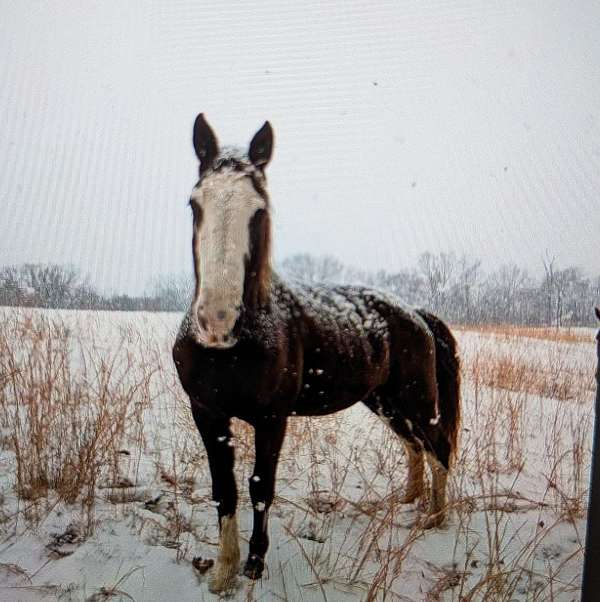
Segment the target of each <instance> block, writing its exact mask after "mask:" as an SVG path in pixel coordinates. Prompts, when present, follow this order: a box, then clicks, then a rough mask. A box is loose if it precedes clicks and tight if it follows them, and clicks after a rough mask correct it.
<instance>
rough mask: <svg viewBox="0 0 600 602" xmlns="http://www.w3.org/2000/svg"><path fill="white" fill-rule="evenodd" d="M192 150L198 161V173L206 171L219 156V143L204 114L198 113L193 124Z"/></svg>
mask: <svg viewBox="0 0 600 602" xmlns="http://www.w3.org/2000/svg"><path fill="white" fill-rule="evenodd" d="M193 139H194V150H195V151H196V156H197V157H198V159H199V160H200V171H201V172H202V171H205V170H207V169H208V168H209V167H210V166H211V165H212V162H213V161H214V160H215V157H216V156H217V155H218V154H219V143H218V142H217V137H216V136H215V133H214V132H213V131H212V129H211V127H210V125H208V122H207V121H206V119H204V114H203V113H200V114H199V115H198V117H196V121H195V122H194V138H193Z"/></svg>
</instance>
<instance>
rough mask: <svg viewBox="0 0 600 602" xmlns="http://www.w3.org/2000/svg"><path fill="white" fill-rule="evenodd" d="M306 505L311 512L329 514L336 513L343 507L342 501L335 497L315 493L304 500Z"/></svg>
mask: <svg viewBox="0 0 600 602" xmlns="http://www.w3.org/2000/svg"><path fill="white" fill-rule="evenodd" d="M306 503H307V504H308V506H309V508H310V509H311V510H312V511H313V512H317V513H318V514H330V513H331V512H338V511H339V510H341V509H342V508H343V507H344V501H343V500H341V499H340V498H339V497H337V496H333V495H327V494H323V493H315V494H313V495H312V496H311V497H309V498H307V499H306Z"/></svg>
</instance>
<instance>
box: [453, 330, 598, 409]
mask: <svg viewBox="0 0 600 602" xmlns="http://www.w3.org/2000/svg"><path fill="white" fill-rule="evenodd" d="M553 344H554V345H555V346H554V348H552V349H551V350H550V351H551V354H550V355H546V356H545V357H536V356H535V354H534V355H530V354H528V352H527V349H526V348H525V349H523V348H519V346H517V345H515V347H514V349H512V350H510V351H502V352H498V351H496V350H494V351H491V350H490V352H486V350H481V351H480V352H479V353H477V354H476V355H475V356H473V357H472V358H470V361H469V362H468V363H466V364H464V365H463V371H464V374H465V376H466V377H467V378H468V379H470V380H471V381H472V382H475V383H477V385H478V386H480V385H484V386H487V387H492V388H495V389H504V390H507V391H511V392H513V393H516V394H522V393H527V394H530V395H539V396H541V397H546V398H551V399H559V400H561V401H569V400H585V399H587V398H589V395H590V393H591V392H593V390H594V376H593V371H591V370H589V369H586V368H583V367H581V366H573V365H571V364H570V362H569V361H568V359H569V350H568V349H565V348H563V347H561V346H560V345H559V344H557V343H556V341H553ZM488 349H489V347H488Z"/></svg>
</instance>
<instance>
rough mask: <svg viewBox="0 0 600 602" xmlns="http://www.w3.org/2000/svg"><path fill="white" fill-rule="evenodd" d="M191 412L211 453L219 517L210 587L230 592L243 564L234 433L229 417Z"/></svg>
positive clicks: (210, 458)
mask: <svg viewBox="0 0 600 602" xmlns="http://www.w3.org/2000/svg"><path fill="white" fill-rule="evenodd" d="M192 411H193V415H194V420H195V422H196V425H197V427H198V430H199V431H200V435H201V437H202V441H203V442H204V446H205V448H206V453H207V455H208V463H209V467H210V474H211V478H212V498H213V501H214V503H215V504H216V506H217V513H218V517H219V552H218V555H217V562H216V563H215V566H214V568H213V569H212V571H211V574H210V577H209V583H208V587H209V589H210V591H212V592H215V593H218V592H227V591H230V590H232V589H233V588H234V587H235V582H236V576H237V574H238V570H239V565H240V548H239V541H238V527H237V518H236V507H237V489H236V484H235V476H234V473H233V466H234V461H235V457H234V448H233V445H232V434H231V429H230V428H229V419H224V420H214V419H211V418H207V417H206V416H204V415H203V414H200V413H199V412H198V411H197V410H194V408H193V407H192Z"/></svg>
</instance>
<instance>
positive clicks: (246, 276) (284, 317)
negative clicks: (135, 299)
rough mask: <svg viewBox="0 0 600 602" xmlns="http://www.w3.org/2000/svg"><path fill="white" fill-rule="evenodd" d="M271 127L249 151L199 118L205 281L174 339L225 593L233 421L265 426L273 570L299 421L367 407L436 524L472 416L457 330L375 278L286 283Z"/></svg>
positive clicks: (261, 477) (260, 432)
mask: <svg viewBox="0 0 600 602" xmlns="http://www.w3.org/2000/svg"><path fill="white" fill-rule="evenodd" d="M273 142H274V134H273V129H272V127H271V125H270V123H269V122H268V121H267V122H265V123H264V125H263V126H262V127H261V128H260V129H259V130H258V131H257V133H256V134H255V135H254V137H253V138H252V140H251V142H250V145H249V147H248V150H247V152H242V151H240V150H237V149H235V148H228V147H225V148H223V149H221V147H220V146H219V143H218V141H217V137H216V136H215V134H214V132H213V130H212V128H211V127H210V125H209V124H208V122H207V121H206V119H205V117H204V115H203V114H202V113H200V114H199V115H198V116H197V117H196V120H195V123H194V127H193V146H194V149H195V152H196V156H197V158H198V160H199V163H200V165H199V179H198V181H197V183H196V185H195V186H194V188H193V190H192V193H191V197H190V201H189V204H190V206H191V210H192V216H193V227H192V255H193V266H194V274H195V289H194V295H193V299H192V301H191V304H190V307H189V310H188V311H187V313H186V314H185V316H184V318H183V321H182V323H181V327H180V329H179V332H178V334H177V337H176V340H175V344H174V346H173V360H174V362H175V366H176V369H177V372H178V376H179V379H180V381H181V385H182V387H183V389H184V390H185V392H186V394H187V395H188V396H189V399H190V404H191V411H192V415H193V419H194V422H195V424H196V426H197V428H198V431H199V433H200V436H201V438H202V441H203V443H204V446H205V448H206V453H207V456H208V463H209V468H210V474H211V478H212V498H213V502H214V505H216V507H217V514H218V520H219V548H218V554H217V560H216V563H215V565H214V567H213V568H212V570H211V574H210V576H209V589H210V590H211V591H212V592H217V593H219V592H226V591H228V590H231V589H232V588H233V587H234V585H235V582H236V579H237V573H238V570H239V564H240V549H239V543H238V539H239V537H238V527H237V519H236V510H237V488H236V482H235V476H234V447H233V442H232V432H231V429H230V421H231V419H232V418H234V417H235V418H238V419H241V420H243V421H245V422H247V423H248V424H250V425H251V426H252V427H253V428H254V433H255V455H256V457H255V466H254V471H253V474H252V476H251V477H250V479H249V489H250V497H251V500H252V504H253V512H254V516H253V519H254V520H253V529H252V536H251V538H250V543H249V550H248V557H247V560H246V562H245V565H244V569H243V573H244V574H245V575H246V576H247V577H249V578H250V579H258V578H260V577H261V576H262V573H263V569H264V565H265V556H266V552H267V548H268V546H269V537H268V513H269V508H270V507H271V504H272V502H273V497H274V491H275V475H276V468H277V462H278V457H279V453H280V450H281V446H282V443H283V440H284V436H285V431H286V423H287V420H288V418H289V417H290V416H322V415H325V414H331V413H333V412H338V411H340V410H343V409H345V408H348V407H349V406H351V405H353V404H355V403H357V402H359V401H362V402H363V403H364V404H365V405H366V406H367V408H369V410H371V411H372V412H374V413H375V414H376V415H377V416H379V417H380V418H381V419H382V420H383V421H384V422H385V423H386V424H387V425H388V426H389V427H390V428H391V429H392V430H393V431H394V432H395V433H397V434H398V435H399V437H400V439H401V440H402V441H403V443H404V446H405V449H406V453H407V457H408V478H407V486H406V491H405V494H404V496H403V498H402V501H403V502H406V503H411V502H414V501H415V500H416V499H417V498H419V497H420V496H422V495H423V494H424V457H425V458H426V459H427V461H428V464H429V467H430V470H431V492H430V503H429V511H428V514H427V517H426V519H425V520H424V521H422V524H423V527H425V528H432V527H436V526H439V525H441V524H442V523H443V522H444V520H445V518H446V514H447V503H446V481H447V476H448V471H449V470H450V468H451V463H452V461H453V459H454V457H455V455H456V449H457V439H458V432H459V424H460V392H459V389H460V367H459V358H458V354H457V346H456V341H455V339H454V337H453V335H452V333H451V332H450V330H449V328H448V326H447V325H446V324H445V323H444V322H443V321H442V320H440V319H439V318H437V317H436V316H434V315H433V314H431V313H429V312H428V311H425V310H423V309H413V308H411V307H408V306H406V305H404V304H403V303H402V301H401V300H400V299H398V298H397V297H396V296H393V295H391V294H388V293H386V292H383V291H380V290H375V289H372V288H369V287H365V286H331V287H330V286H325V285H322V286H321V285H314V286H308V285H304V284H302V283H299V282H287V283H286V282H285V281H284V280H283V279H281V278H280V277H279V276H278V275H277V274H276V273H275V271H274V270H273V269H272V268H271V202H270V199H269V195H268V192H267V181H266V176H265V168H266V167H267V165H268V164H269V162H270V159H271V156H272V151H273Z"/></svg>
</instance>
